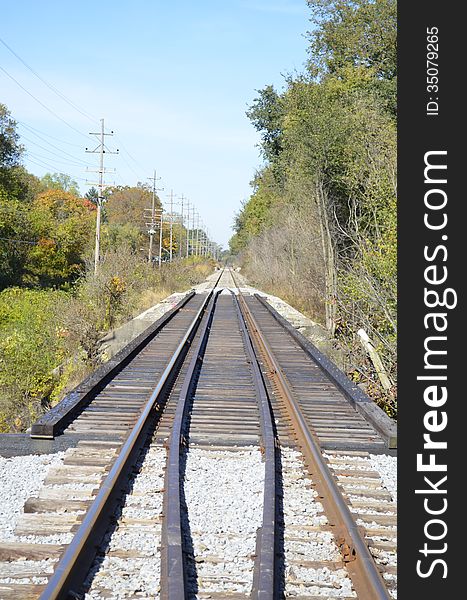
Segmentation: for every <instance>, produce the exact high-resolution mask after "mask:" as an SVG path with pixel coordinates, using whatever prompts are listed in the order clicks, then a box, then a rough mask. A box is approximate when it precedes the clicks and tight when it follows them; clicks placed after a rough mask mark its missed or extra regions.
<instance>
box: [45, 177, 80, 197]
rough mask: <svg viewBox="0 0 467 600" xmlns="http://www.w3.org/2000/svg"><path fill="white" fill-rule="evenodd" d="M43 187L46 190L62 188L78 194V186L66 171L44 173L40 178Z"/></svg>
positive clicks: (64, 190)
mask: <svg viewBox="0 0 467 600" xmlns="http://www.w3.org/2000/svg"><path fill="white" fill-rule="evenodd" d="M41 183H42V185H43V187H44V188H45V189H47V190H62V191H63V192H70V194H73V195H75V196H80V191H79V186H78V184H77V183H76V181H75V180H74V179H72V178H71V177H70V175H67V174H66V173H46V174H45V175H44V177H42V179H41Z"/></svg>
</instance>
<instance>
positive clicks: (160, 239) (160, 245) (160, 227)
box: [159, 208, 164, 269]
mask: <svg viewBox="0 0 467 600" xmlns="http://www.w3.org/2000/svg"><path fill="white" fill-rule="evenodd" d="M163 214H164V210H163V209H162V208H161V222H160V225H159V269H160V268H161V266H162V225H163V224H164V217H163Z"/></svg>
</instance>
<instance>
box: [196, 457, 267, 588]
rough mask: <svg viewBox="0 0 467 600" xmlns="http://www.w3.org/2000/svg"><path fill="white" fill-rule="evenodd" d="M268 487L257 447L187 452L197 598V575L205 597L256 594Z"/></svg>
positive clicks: (199, 586)
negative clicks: (258, 538) (256, 568)
mask: <svg viewBox="0 0 467 600" xmlns="http://www.w3.org/2000/svg"><path fill="white" fill-rule="evenodd" d="M263 488H264V463H263V462H262V461H261V453H260V451H259V449H258V448H257V447H251V448H250V447H246V448H245V449H244V450H236V451H232V452H230V451H216V452H212V451H210V450H204V449H200V448H192V449H190V451H189V452H188V453H187V456H186V471H185V482H184V493H185V501H186V505H187V512H188V519H189V528H190V534H191V541H192V543H193V553H194V556H195V560H196V574H194V573H191V574H190V575H191V577H190V578H189V581H190V583H191V593H193V590H194V587H195V586H194V582H193V579H192V578H193V577H194V576H196V577H197V582H198V590H199V592H220V593H228V592H233V593H238V594H249V593H250V592H251V588H252V583H253V567H254V558H253V555H254V552H255V545H256V533H257V529H258V528H259V527H260V526H261V523H262V510H263ZM188 543H190V542H188ZM193 566H194V565H193Z"/></svg>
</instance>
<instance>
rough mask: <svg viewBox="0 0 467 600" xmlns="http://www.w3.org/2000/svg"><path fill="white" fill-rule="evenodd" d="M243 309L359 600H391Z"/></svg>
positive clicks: (279, 374)
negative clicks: (294, 433)
mask: <svg viewBox="0 0 467 600" xmlns="http://www.w3.org/2000/svg"><path fill="white" fill-rule="evenodd" d="M242 310H243V312H244V316H245V320H246V322H247V324H248V329H249V333H250V336H251V337H252V339H253V340H254V342H255V344H256V346H257V349H258V351H259V353H260V355H261V357H262V359H263V361H264V365H265V366H266V368H267V370H268V373H269V375H270V376H271V378H272V379H273V380H274V382H275V384H276V386H277V388H278V390H279V393H280V395H281V397H282V398H283V400H284V402H285V404H286V406H287V409H288V412H289V415H290V419H291V422H292V425H293V427H294V429H295V431H296V434H297V440H298V444H299V446H300V448H301V451H302V453H303V455H304V457H305V462H306V464H307V467H308V469H309V471H310V474H311V475H312V477H313V482H314V484H315V486H316V489H317V491H318V494H319V497H320V501H321V502H322V504H323V506H324V509H325V512H326V514H327V516H328V519H329V522H330V524H331V525H332V527H333V529H334V537H335V539H336V542H337V544H338V546H339V548H340V550H341V554H342V557H343V560H344V562H345V563H346V565H347V569H348V572H349V575H350V577H351V579H352V583H353V586H354V589H355V591H356V592H357V596H358V598H359V600H389V599H390V595H389V593H388V591H387V588H386V585H385V583H384V580H383V578H382V576H381V574H380V573H379V571H378V569H377V567H376V564H375V562H374V560H373V558H372V556H371V554H370V552H369V550H368V547H367V545H366V544H365V541H364V540H363V538H362V536H361V533H360V531H359V528H358V525H357V524H356V522H355V520H354V518H353V516H352V514H351V512H350V510H349V508H348V506H347V503H346V501H345V499H344V498H343V496H342V493H341V491H340V490H339V488H338V486H337V484H336V482H335V480H334V478H333V476H332V474H331V471H330V470H329V467H328V466H327V464H326V462H325V460H324V458H323V456H322V453H321V449H320V447H319V442H318V441H317V440H316V438H315V436H314V434H313V433H312V432H311V431H310V428H309V426H308V425H307V423H306V420H305V417H304V415H303V413H302V411H301V409H300V406H299V405H298V402H297V400H296V399H295V397H294V395H293V393H292V390H291V389H290V385H289V383H288V381H287V379H286V377H285V375H284V373H283V372H282V370H281V368H280V366H279V364H278V363H277V361H276V359H275V357H274V355H273V353H272V350H271V348H270V345H269V343H268V342H267V340H266V338H265V336H264V335H263V333H262V332H261V330H260V328H259V326H258V324H257V322H256V320H255V318H254V316H253V314H252V312H251V311H250V309H249V307H248V306H247V304H246V302H245V301H243V302H242Z"/></svg>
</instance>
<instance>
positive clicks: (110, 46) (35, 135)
mask: <svg viewBox="0 0 467 600" xmlns="http://www.w3.org/2000/svg"><path fill="white" fill-rule="evenodd" d="M308 18H309V9H308V8H307V6H306V2H305V0H290V1H286V0H270V1H267V0H252V1H247V0H231V1H228V2H221V1H217V2H215V1H203V0H200V1H198V2H188V1H177V0H174V1H172V2H169V1H168V0H165V1H161V0H153V1H149V0H146V1H142V0H128V1H126V2H124V1H122V0H114V1H112V2H111V1H110V0H104V1H101V2H95V0H94V1H89V0H80V1H76V0H75V1H74V2H71V1H64V0H62V1H61V2H55V1H47V0H44V1H42V2H36V1H32V0H26V1H21V0H19V1H17V2H12V3H5V4H4V6H3V7H2V21H1V23H0V38H2V39H3V40H4V41H5V42H6V43H7V44H8V45H9V46H10V47H11V48H12V49H13V50H14V51H15V52H16V53H17V54H18V55H19V56H20V57H21V58H22V59H23V60H24V61H25V62H26V63H27V64H28V65H29V66H30V67H32V68H33V69H34V70H35V71H36V72H37V73H38V74H39V75H40V76H41V77H42V78H43V79H45V80H46V81H47V83H49V84H51V85H52V86H54V87H55V88H56V89H58V90H59V91H60V92H61V93H62V94H64V95H65V96H66V98H67V99H68V100H71V101H72V102H73V103H74V104H75V105H76V106H77V107H78V108H79V109H80V110H81V111H83V112H85V113H87V114H89V115H90V116H91V118H89V117H86V116H84V115H83V114H81V112H79V111H78V110H76V109H75V108H74V107H73V106H70V104H69V103H67V102H65V101H64V100H63V99H61V98H60V97H59V96H57V95H56V94H55V93H53V92H52V91H51V90H50V89H49V88H48V87H47V86H46V85H45V84H44V83H42V82H41V81H40V80H39V79H38V78H37V77H35V76H34V74H33V73H31V71H29V70H28V69H27V68H26V67H25V66H24V65H23V64H22V63H21V62H20V61H19V60H18V59H17V58H16V57H15V56H13V55H12V54H11V53H10V52H9V50H8V49H7V48H6V47H5V46H3V45H2V44H0V66H1V67H3V69H5V70H6V71H7V72H8V73H9V74H10V76H12V77H14V78H15V79H16V80H17V81H18V82H19V83H20V84H21V85H22V86H23V87H24V88H26V89H27V90H28V91H29V92H30V93H31V94H32V95H33V96H35V98H37V99H38V100H40V102H42V103H43V104H45V105H46V106H47V107H49V108H50V109H51V110H52V111H53V112H54V113H55V114H56V115H58V117H60V118H61V119H62V120H60V119H59V118H57V116H54V115H52V114H50V112H48V111H47V110H46V109H45V108H44V107H43V106H41V105H40V104H39V103H38V102H37V101H36V100H34V99H33V98H32V97H31V96H30V95H28V94H27V93H26V92H25V91H24V90H22V89H21V88H20V87H19V86H18V85H17V84H16V83H15V82H14V81H12V80H11V79H10V78H9V77H8V76H7V75H6V74H5V73H4V72H3V71H1V70H0V102H1V103H3V104H6V105H7V107H8V108H9V110H10V112H11V113H12V115H13V117H14V118H15V119H16V120H17V121H18V122H19V127H18V130H19V132H20V134H21V136H22V142H23V144H24V146H25V147H26V149H27V155H26V159H25V164H26V167H27V168H28V170H30V171H31V172H32V173H35V174H36V175H38V176H42V175H43V174H44V173H46V172H47V171H49V172H50V171H63V172H65V173H69V174H70V175H71V176H72V177H73V178H75V179H76V180H77V182H78V183H79V185H80V188H81V191H82V192H84V191H86V190H87V189H88V187H89V184H88V183H86V180H88V181H92V180H93V177H95V176H93V174H92V173H86V166H87V165H88V166H89V168H96V166H97V160H98V157H97V156H94V155H90V154H86V153H85V151H84V149H85V147H86V146H88V147H89V148H93V147H95V146H96V142H95V140H94V139H93V138H91V137H89V136H88V135H87V134H88V132H91V131H98V130H99V119H100V118H105V125H106V129H108V130H110V129H113V130H114V131H115V133H116V134H117V135H116V136H114V137H113V138H107V141H108V145H109V148H110V149H112V148H119V150H120V155H119V156H110V155H108V156H107V157H106V166H108V167H109V168H115V169H116V173H115V174H112V173H109V174H108V176H107V181H108V182H109V183H113V182H115V183H116V184H117V185H122V184H125V185H135V184H136V182H137V181H146V182H147V179H146V178H147V177H150V176H152V173H153V170H154V169H156V170H157V174H158V176H159V175H160V176H161V178H162V179H161V181H160V182H159V184H160V185H161V186H163V187H164V188H165V191H164V192H160V195H161V197H162V199H163V200H164V201H165V200H166V194H167V193H169V192H170V189H173V190H174V193H175V194H179V195H180V194H184V196H185V197H186V198H188V199H189V200H190V201H191V202H192V203H194V204H195V206H196V208H197V210H198V212H199V213H200V215H201V218H202V220H203V222H204V223H205V225H206V227H207V228H208V229H209V232H210V234H211V238H212V239H214V240H215V241H216V242H218V243H221V244H223V245H224V247H226V246H227V242H228V240H229V238H230V236H231V235H232V230H231V226H232V223H233V219H234V214H235V212H237V211H238V210H239V209H240V206H241V202H242V201H243V200H246V199H247V198H248V196H249V194H250V186H249V182H250V181H251V179H252V177H253V175H254V172H255V169H256V168H258V167H259V166H260V164H261V158H260V156H259V150H258V148H257V146H256V145H257V143H258V136H257V133H256V132H255V130H254V128H253V126H252V125H251V124H250V122H249V120H248V119H247V117H246V115H245V111H246V109H247V107H248V105H249V104H250V103H251V102H252V100H253V99H254V98H255V96H256V95H257V93H256V90H258V89H261V88H262V87H264V86H265V85H267V84H271V83H272V84H274V85H275V86H276V87H277V88H279V89H280V88H281V87H282V86H283V81H284V80H283V75H285V74H287V73H291V72H294V71H302V70H303V65H304V63H305V61H306V58H307V55H306V47H307V41H306V39H305V37H304V34H305V33H306V32H307V30H309V29H310V23H309V20H308ZM63 121H65V122H66V123H65V122H63ZM30 128H33V130H31V129H30ZM76 130H77V131H76ZM39 136H40V137H39ZM49 136H52V137H49ZM142 221H143V219H142Z"/></svg>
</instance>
